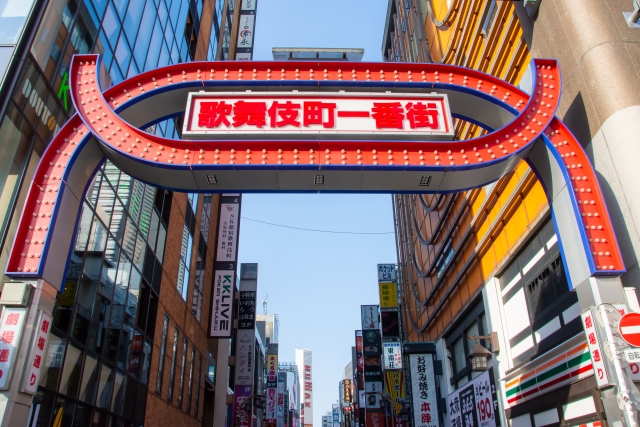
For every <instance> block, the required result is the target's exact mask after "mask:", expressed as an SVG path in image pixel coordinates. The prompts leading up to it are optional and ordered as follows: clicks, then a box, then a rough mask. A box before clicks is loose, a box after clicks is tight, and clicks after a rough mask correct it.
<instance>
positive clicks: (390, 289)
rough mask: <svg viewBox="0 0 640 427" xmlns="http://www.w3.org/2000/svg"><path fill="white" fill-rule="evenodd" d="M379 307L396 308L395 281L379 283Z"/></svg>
mask: <svg viewBox="0 0 640 427" xmlns="http://www.w3.org/2000/svg"><path fill="white" fill-rule="evenodd" d="M378 287H379V291H380V308H398V288H397V287H396V283H395V282H391V283H388V282H387V283H384V282H383V283H379V284H378Z"/></svg>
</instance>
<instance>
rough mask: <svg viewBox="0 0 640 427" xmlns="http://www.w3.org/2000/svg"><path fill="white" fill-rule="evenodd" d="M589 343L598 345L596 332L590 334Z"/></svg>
mask: <svg viewBox="0 0 640 427" xmlns="http://www.w3.org/2000/svg"><path fill="white" fill-rule="evenodd" d="M589 343H590V344H591V345H596V334H595V333H594V332H591V333H590V334H589Z"/></svg>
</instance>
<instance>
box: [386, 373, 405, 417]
mask: <svg viewBox="0 0 640 427" xmlns="http://www.w3.org/2000/svg"><path fill="white" fill-rule="evenodd" d="M384 374H385V391H386V392H387V394H388V395H389V398H390V399H391V401H392V402H393V407H394V409H395V413H396V415H398V414H400V411H401V410H402V402H403V401H404V375H403V374H402V371H387V372H385V373H384Z"/></svg>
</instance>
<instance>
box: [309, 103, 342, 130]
mask: <svg viewBox="0 0 640 427" xmlns="http://www.w3.org/2000/svg"><path fill="white" fill-rule="evenodd" d="M303 110H304V111H303V114H304V116H303V124H304V126H305V127H306V126H309V125H322V127H323V128H333V127H334V125H335V110H336V103H335V102H305V103H304V104H303ZM325 110H326V111H327V121H324V118H323V112H324V111H325Z"/></svg>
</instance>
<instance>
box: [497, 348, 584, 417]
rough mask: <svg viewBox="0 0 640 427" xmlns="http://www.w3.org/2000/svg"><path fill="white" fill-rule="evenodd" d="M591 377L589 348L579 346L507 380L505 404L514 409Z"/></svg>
mask: <svg viewBox="0 0 640 427" xmlns="http://www.w3.org/2000/svg"><path fill="white" fill-rule="evenodd" d="M591 375H593V366H592V364H591V355H590V354H589V347H588V346H587V343H585V342H581V343H579V344H577V345H574V346H572V347H571V348H569V349H568V351H567V352H566V353H564V354H562V355H560V356H557V357H555V358H553V359H552V360H550V361H548V362H545V363H544V364H542V365H541V366H538V367H536V368H535V369H531V370H529V371H526V372H523V373H522V374H520V375H518V376H517V377H515V378H512V379H509V380H507V382H506V386H505V388H506V396H507V404H508V405H509V406H513V405H517V404H519V403H522V402H525V401H527V400H530V399H532V398H534V397H536V396H539V395H541V394H544V393H548V392H550V391H551V390H555V389H558V388H560V387H563V386H565V385H567V384H571V383H573V382H576V381H578V380H581V379H583V378H587V377H590V376H591Z"/></svg>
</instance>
